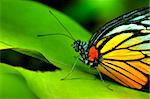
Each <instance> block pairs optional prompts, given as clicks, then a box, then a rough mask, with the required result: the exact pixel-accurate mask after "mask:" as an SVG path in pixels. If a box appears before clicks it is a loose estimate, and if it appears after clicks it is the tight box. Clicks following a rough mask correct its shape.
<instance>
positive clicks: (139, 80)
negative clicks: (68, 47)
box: [73, 8, 150, 89]
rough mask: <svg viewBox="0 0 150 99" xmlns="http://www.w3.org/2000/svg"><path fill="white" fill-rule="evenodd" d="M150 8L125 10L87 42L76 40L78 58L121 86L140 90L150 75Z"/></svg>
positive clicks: (75, 46) (75, 47)
mask: <svg viewBox="0 0 150 99" xmlns="http://www.w3.org/2000/svg"><path fill="white" fill-rule="evenodd" d="M149 12H150V8H140V9H136V10H134V11H131V12H129V13H126V14H124V15H122V16H120V17H118V18H116V19H114V20H112V21H110V22H108V23H107V24H106V25H104V26H103V27H102V28H100V29H99V30H98V31H97V32H96V33H94V35H93V36H92V37H91V38H90V40H89V42H88V43H87V42H83V41H81V40H76V41H75V42H74V46H73V48H74V49H75V51H76V52H78V53H79V54H80V56H81V57H80V60H81V61H82V62H84V63H85V64H87V65H89V66H90V67H92V68H95V69H97V70H98V71H99V72H100V73H103V74H104V75H106V76H108V77H110V78H112V79H113V80H115V81H116V82H118V83H120V84H121V85H123V86H126V87H130V88H134V89H142V88H143V87H144V86H145V85H146V84H148V82H149V75H150V13H149Z"/></svg>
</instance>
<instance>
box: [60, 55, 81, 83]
mask: <svg viewBox="0 0 150 99" xmlns="http://www.w3.org/2000/svg"><path fill="white" fill-rule="evenodd" d="M77 61H78V57H77V58H76V60H75V62H74V64H73V65H72V68H71V71H70V72H69V73H67V74H66V75H65V76H64V77H63V78H61V80H65V79H66V78H67V77H68V76H70V74H72V72H73V70H74V69H75V66H76V63H77Z"/></svg>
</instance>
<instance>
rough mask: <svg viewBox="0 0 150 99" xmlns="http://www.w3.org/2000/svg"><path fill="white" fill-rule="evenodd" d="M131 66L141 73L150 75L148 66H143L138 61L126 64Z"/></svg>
mask: <svg viewBox="0 0 150 99" xmlns="http://www.w3.org/2000/svg"><path fill="white" fill-rule="evenodd" d="M128 63H129V64H130V65H131V66H133V67H135V68H137V69H138V70H139V71H142V72H143V73H145V74H150V66H148V65H147V64H144V63H142V62H140V61H132V62H128Z"/></svg>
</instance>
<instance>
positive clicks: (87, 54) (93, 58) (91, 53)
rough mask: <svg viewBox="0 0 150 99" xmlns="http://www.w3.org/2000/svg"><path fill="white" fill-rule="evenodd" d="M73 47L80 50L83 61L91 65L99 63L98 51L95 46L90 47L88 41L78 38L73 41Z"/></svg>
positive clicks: (77, 50)
mask: <svg viewBox="0 0 150 99" xmlns="http://www.w3.org/2000/svg"><path fill="white" fill-rule="evenodd" d="M73 48H74V49H75V51H76V52H79V54H80V56H81V58H80V59H81V61H82V62H84V63H85V64H87V65H90V66H91V67H93V66H96V65H98V51H97V49H96V48H95V47H91V48H90V49H88V43H86V42H82V41H80V40H77V41H75V42H74V43H73Z"/></svg>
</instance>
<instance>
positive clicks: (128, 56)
mask: <svg viewBox="0 0 150 99" xmlns="http://www.w3.org/2000/svg"><path fill="white" fill-rule="evenodd" d="M144 57H145V56H144V55H143V54H142V53H141V52H139V51H130V50H128V49H120V50H113V51H111V52H109V53H107V54H105V55H103V58H105V59H114V60H136V59H141V58H144Z"/></svg>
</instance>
